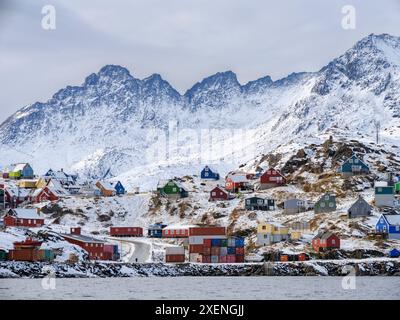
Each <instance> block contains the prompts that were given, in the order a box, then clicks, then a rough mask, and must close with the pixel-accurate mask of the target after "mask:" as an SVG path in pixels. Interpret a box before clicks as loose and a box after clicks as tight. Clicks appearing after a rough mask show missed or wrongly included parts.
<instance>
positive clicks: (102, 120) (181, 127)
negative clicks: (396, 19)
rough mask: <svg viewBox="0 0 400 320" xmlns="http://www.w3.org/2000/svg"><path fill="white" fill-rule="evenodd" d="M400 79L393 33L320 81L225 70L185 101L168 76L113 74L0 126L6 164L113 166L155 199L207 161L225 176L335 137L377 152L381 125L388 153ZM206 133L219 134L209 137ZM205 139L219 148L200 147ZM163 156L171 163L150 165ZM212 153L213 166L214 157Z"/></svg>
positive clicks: (89, 171)
mask: <svg viewBox="0 0 400 320" xmlns="http://www.w3.org/2000/svg"><path fill="white" fill-rule="evenodd" d="M399 80H400V38H398V37H394V36H390V35H386V34H383V35H370V36H368V37H366V38H364V39H362V40H361V41H359V42H358V43H356V44H355V46H354V47H353V48H351V49H349V50H348V51H347V52H345V53H344V54H343V55H342V56H340V57H338V58H337V59H335V60H333V61H332V62H330V63H329V64H327V66H326V67H324V68H322V69H321V70H320V71H318V72H312V73H293V74H291V75H289V76H287V77H286V78H284V79H280V80H277V81H272V80H271V78H270V77H268V76H266V77H263V78H261V79H258V80H255V81H251V82H249V83H247V84H245V85H241V84H240V83H239V82H238V80H237V78H236V75H235V74H234V73H233V72H231V71H228V72H220V73H217V74H215V75H212V76H210V77H208V78H206V79H204V80H202V81H200V82H199V83H197V84H195V85H194V86H193V87H192V88H191V89H189V90H188V91H187V92H186V93H185V94H184V95H181V94H180V93H178V92H177V91H176V90H175V89H174V88H173V87H172V86H171V85H170V84H169V83H168V82H167V81H165V80H163V79H162V78H161V76H160V75H157V74H155V75H152V76H150V77H148V78H145V79H142V80H141V79H137V78H135V77H134V76H133V75H132V74H131V73H130V72H129V71H128V70H127V69H125V68H123V67H120V66H116V65H108V66H105V67H103V68H102V69H101V70H100V71H99V72H98V73H93V74H91V75H89V76H88V77H87V78H86V79H85V81H84V83H83V84H82V85H80V86H68V87H66V88H64V89H61V90H60V91H58V92H57V93H56V94H54V96H53V97H52V98H51V99H49V100H48V101H46V102H44V103H42V102H36V103H34V104H32V105H28V106H26V107H24V108H22V109H21V110H19V111H18V112H16V113H15V114H14V115H13V116H11V117H10V118H9V119H7V120H6V121H5V122H4V123H3V124H2V125H1V126H0V143H1V146H0V164H1V165H3V166H4V165H7V164H8V163H15V162H19V161H21V162H22V161H27V162H30V163H31V164H32V166H33V167H34V169H35V170H36V172H37V173H38V174H41V173H44V172H45V170H47V169H48V168H49V167H52V168H65V169H67V170H69V171H75V172H77V173H79V174H80V175H82V176H85V175H86V176H92V177H100V176H102V175H103V174H104V173H105V172H106V171H107V170H108V169H111V170H110V172H111V174H112V176H114V177H115V179H119V180H122V181H123V182H124V183H125V184H126V185H127V186H128V189H131V188H132V187H135V186H139V185H140V186H141V188H143V189H145V190H146V189H147V190H149V189H152V188H154V186H155V184H156V183H157V181H158V179H160V178H163V177H170V176H182V175H186V174H189V175H193V174H197V173H198V170H199V168H201V165H202V164H205V163H213V164H215V165H216V166H217V167H219V169H220V171H221V174H225V173H227V172H228V171H229V170H231V169H233V168H237V167H238V166H239V165H241V164H244V163H250V162H251V161H253V160H254V159H256V158H259V157H261V156H262V155H263V154H267V153H270V152H273V151H275V150H277V149H279V148H281V149H282V150H284V148H289V149H290V148H301V147H303V146H305V145H307V144H310V143H321V142H323V141H325V140H326V139H327V137H328V136H329V135H334V136H335V137H344V138H347V139H357V140H363V141H364V142H365V143H371V142H372V141H374V139H375V131H374V121H380V123H381V144H382V145H383V146H385V147H387V148H394V147H393V146H395V147H396V146H399V145H400V143H399V141H400V124H399V118H400V85H399V83H400V81H399ZM169 127H170V128H171V127H172V129H173V130H172V132H171V130H170V133H169V136H168V138H169V140H168V142H169V143H168V144H167V145H168V148H169V151H168V152H167V151H165V150H164V149H163V148H165V147H166V144H165V143H164V141H163V133H166V132H167V131H168V128H169ZM185 129H195V130H197V131H196V135H195V136H194V137H193V132H187V131H186V132H185ZM201 129H203V130H204V129H212V130H213V131H212V132H211V133H210V132H209V136H207V135H206V136H204V133H202V132H201V131H200V130H201ZM239 129H244V130H247V131H246V134H244V135H243V136H241V135H240V133H241V132H240V130H239ZM175 137H176V140H177V143H176V144H175V143H172V142H175V141H174V139H175ZM210 137H211V138H210ZM204 139H211V141H212V144H211V147H212V150H204V149H201V147H203V146H204ZM157 143H158V144H157ZM160 146H161V147H160ZM154 150H156V151H158V152H160V153H161V154H168V158H167V159H166V158H165V157H158V158H156V159H155V158H154V157H149V155H151V154H152V153H153V152H154ZM164 151H165V152H164ZM207 151H208V152H209V153H210V155H211V157H209V158H208V159H204V158H203V157H204V154H205V153H207ZM392 152H395V153H396V152H397V154H398V152H399V151H398V149H397V151H396V150H395V149H393V150H392Z"/></svg>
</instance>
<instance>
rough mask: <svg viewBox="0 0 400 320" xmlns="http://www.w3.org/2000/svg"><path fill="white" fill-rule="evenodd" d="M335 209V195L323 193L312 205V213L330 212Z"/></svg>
mask: <svg viewBox="0 0 400 320" xmlns="http://www.w3.org/2000/svg"><path fill="white" fill-rule="evenodd" d="M335 210H336V195H334V194H332V193H325V194H324V195H323V196H322V197H321V198H320V199H319V200H318V201H317V203H316V204H315V205H314V213H322V212H332V211H335Z"/></svg>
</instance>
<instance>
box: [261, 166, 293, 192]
mask: <svg viewBox="0 0 400 320" xmlns="http://www.w3.org/2000/svg"><path fill="white" fill-rule="evenodd" d="M286 182H287V181H286V178H285V176H284V175H283V174H282V173H281V172H280V171H279V170H276V169H274V168H270V169H268V170H267V171H265V172H264V173H263V174H262V175H261V176H260V189H268V188H274V187H279V186H283V185H285V184H286Z"/></svg>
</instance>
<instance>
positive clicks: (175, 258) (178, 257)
mask: <svg viewBox="0 0 400 320" xmlns="http://www.w3.org/2000/svg"><path fill="white" fill-rule="evenodd" d="M165 262H167V263H182V262H185V255H184V254H169V255H166V256H165Z"/></svg>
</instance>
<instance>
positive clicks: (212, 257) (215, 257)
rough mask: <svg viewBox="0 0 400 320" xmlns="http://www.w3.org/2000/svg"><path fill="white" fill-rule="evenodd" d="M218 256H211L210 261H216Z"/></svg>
mask: <svg viewBox="0 0 400 320" xmlns="http://www.w3.org/2000/svg"><path fill="white" fill-rule="evenodd" d="M218 261H219V257H218V256H211V263H218Z"/></svg>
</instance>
